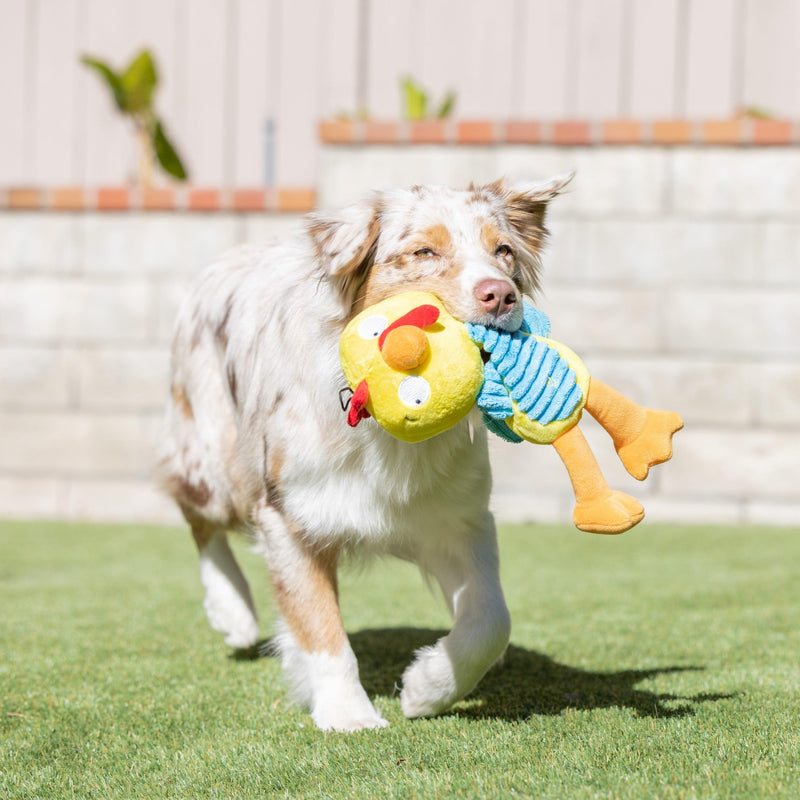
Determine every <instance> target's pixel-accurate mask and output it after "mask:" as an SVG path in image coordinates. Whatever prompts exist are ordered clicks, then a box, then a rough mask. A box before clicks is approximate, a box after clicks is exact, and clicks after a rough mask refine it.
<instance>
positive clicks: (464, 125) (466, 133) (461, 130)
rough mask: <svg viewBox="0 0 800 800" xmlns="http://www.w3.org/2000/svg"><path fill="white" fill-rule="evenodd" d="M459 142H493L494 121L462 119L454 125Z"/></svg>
mask: <svg viewBox="0 0 800 800" xmlns="http://www.w3.org/2000/svg"><path fill="white" fill-rule="evenodd" d="M456 139H457V141H458V143H459V144H494V142H495V130H494V123H492V122H488V121H486V120H462V121H461V122H459V123H458V125H457V126H456Z"/></svg>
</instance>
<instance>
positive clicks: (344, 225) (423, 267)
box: [160, 176, 571, 731]
mask: <svg viewBox="0 0 800 800" xmlns="http://www.w3.org/2000/svg"><path fill="white" fill-rule="evenodd" d="M570 177H571V176H558V177H556V178H553V179H551V180H550V181H547V182H544V183H540V184H533V185H528V186H519V187H509V186H506V185H505V184H504V183H502V182H497V183H494V184H491V185H488V186H484V187H479V188H473V187H471V188H470V189H469V190H466V191H453V190H450V189H445V188H441V187H414V188H412V189H410V190H407V191H392V192H384V193H377V194H375V195H373V196H370V197H369V198H367V199H366V200H364V201H363V202H361V203H359V204H356V205H354V206H351V207H348V208H346V209H344V211H342V212H341V213H340V214H338V215H332V216H326V215H319V214H318V215H312V216H310V217H309V218H308V220H307V222H306V226H305V230H304V231H303V233H302V234H301V235H298V236H297V237H296V238H294V239H291V240H289V241H286V242H285V243H283V244H278V245H274V246H271V247H268V248H266V249H252V248H244V249H240V250H237V251H236V252H234V253H232V254H230V255H229V256H227V257H226V258H224V259H223V260H221V261H219V262H218V263H216V264H214V265H212V266H211V267H210V268H209V269H208V270H206V271H205V272H204V273H203V275H202V276H201V278H200V280H199V281H198V283H197V285H196V287H195V288H194V291H193V292H192V293H191V294H190V295H189V296H188V297H187V299H186V301H185V302H184V304H183V306H182V308H181V311H180V314H179V319H178V323H177V329H176V334H175V340H174V345H173V364H172V385H171V398H170V402H169V404H168V409H167V416H166V425H165V431H164V435H163V438H162V452H161V458H160V471H161V478H162V483H163V484H164V486H165V487H166V488H167V490H168V491H169V493H170V494H171V495H172V496H173V497H174V498H175V500H176V501H177V503H178V504H179V505H180V507H181V509H182V511H183V513H184V515H185V517H186V519H187V521H188V522H189V523H190V525H191V528H192V533H193V535H194V538H195V541H196V543H197V546H198V549H199V552H200V575H201V580H202V583H203V586H204V589H205V610H206V613H207V615H208V619H209V621H210V623H211V625H212V626H213V627H214V628H215V629H216V630H218V631H220V632H222V633H224V634H225V636H226V641H227V642H228V644H230V645H232V646H233V647H246V646H249V645H252V644H253V643H254V642H255V641H256V639H257V636H258V628H257V623H256V613H255V609H254V606H253V601H252V598H251V595H250V590H249V588H248V586H247V583H246V581H245V578H244V576H243V575H242V573H241V571H240V569H239V567H238V565H237V564H236V561H235V559H234V557H233V554H232V552H231V550H230V548H229V545H228V541H227V531H229V530H232V529H239V530H243V531H245V532H247V533H248V534H249V535H251V536H252V537H253V538H254V539H255V540H256V541H257V542H258V544H259V545H260V547H261V548H262V549H263V552H264V554H265V556H266V560H267V564H268V566H269V571H270V574H271V577H272V582H273V586H274V590H275V597H276V602H277V606H278V610H279V612H280V620H281V621H280V623H279V630H278V633H277V636H276V637H275V641H276V642H277V646H278V651H279V653H280V656H281V659H282V663H283V667H284V670H285V672H286V674H287V676H288V678H289V680H290V682H291V684H292V687H293V690H294V693H295V696H296V697H297V698H298V699H299V700H300V701H301V702H303V703H304V704H306V705H307V706H308V708H309V709H310V711H311V715H312V717H313V719H314V721H315V722H316V724H317V725H318V726H319V727H320V728H323V729H335V730H344V731H351V730H356V729H359V728H372V727H379V726H383V725H385V724H386V722H385V720H384V719H383V718H382V717H381V715H380V714H379V713H378V711H376V710H375V708H374V707H373V705H372V703H371V702H370V700H369V698H368V697H367V695H366V693H365V692H364V689H363V688H362V687H361V684H360V682H359V678H358V667H357V664H356V660H355V657H354V655H353V652H352V650H351V648H350V645H349V643H348V640H347V636H346V634H345V631H344V627H343V624H342V619H341V616H340V613H339V607H338V590H337V581H336V570H337V564H338V562H339V559H340V556H341V555H343V554H346V553H349V552H354V553H365V554H388V555H393V556H397V557H399V558H402V559H406V560H408V561H412V562H414V563H416V564H418V565H419V567H420V568H421V569H422V570H423V572H425V573H426V574H427V575H429V576H432V577H433V578H434V579H435V580H436V581H438V583H439V585H440V586H441V588H442V591H443V593H444V597H445V599H446V601H447V603H448V606H449V608H450V611H451V613H452V615H453V618H454V624H453V628H452V630H451V632H450V633H449V634H448V635H447V636H445V637H444V638H442V639H441V640H440V641H439V642H438V643H437V644H436V645H434V646H433V647H428V648H423V649H422V650H420V651H419V652H418V653H417V654H416V659H415V661H414V662H413V663H412V664H411V666H409V667H408V669H407V670H406V671H405V674H404V676H403V689H402V694H401V705H402V709H403V712H404V713H405V714H406V715H407V716H409V717H419V716H427V715H432V714H437V713H439V712H441V711H443V710H444V709H446V708H448V707H449V706H450V705H451V704H452V703H454V702H455V701H456V700H458V699H459V698H461V697H463V696H464V695H465V694H466V693H468V692H469V691H471V690H472V689H473V687H474V686H475V685H476V684H477V682H478V681H479V680H480V679H481V677H482V676H483V675H484V673H485V672H486V670H487V669H488V668H489V667H490V666H491V665H492V664H493V663H494V662H495V661H496V660H497V659H498V658H499V657H500V656H501V655H502V653H503V651H504V649H505V647H506V645H507V643H508V636H509V624H510V623H509V615H508V610H507V608H506V604H505V601H504V599H503V592H502V589H501V587H500V582H499V577H498V555H497V543H496V535H495V526H494V521H493V519H492V516H491V514H490V513H489V511H488V501H489V491H490V485H491V478H490V472H489V459H488V455H487V445H486V434H485V430H484V428H483V426H482V425H481V424H480V423H479V421H478V422H477V423H476V424H475V426H474V428H473V427H472V423H471V422H470V421H468V420H465V421H463V422H461V423H459V424H458V425H456V426H455V427H454V428H452V429H451V430H449V431H447V432H445V433H442V434H440V435H439V436H436V437H435V438H434V439H431V440H428V441H425V442H422V443H418V444H406V443H403V442H400V441H398V440H396V439H393V438H392V437H390V436H389V435H388V434H387V433H386V432H385V431H383V430H382V429H381V428H380V427H378V425H377V424H376V423H375V421H374V420H366V421H364V422H362V423H361V424H360V425H359V426H358V427H357V428H349V427H348V426H347V425H346V424H345V414H344V413H343V412H342V409H341V407H340V398H339V391H340V389H342V388H343V387H344V386H345V383H344V379H343V376H342V370H341V367H340V364H339V357H338V340H339V336H340V334H341V332H342V330H343V328H344V326H345V324H346V323H347V322H348V320H349V319H351V318H352V316H353V315H354V314H355V313H357V312H358V311H359V310H360V309H362V308H364V307H365V306H367V305H370V304H372V303H374V302H377V301H379V300H381V299H383V298H385V297H388V296H390V295H392V294H395V293H397V292H400V291H405V290H410V289H421V290H426V291H430V292H433V293H435V294H436V295H438V296H439V297H440V298H441V300H442V301H443V303H444V304H445V306H446V307H447V309H448V310H449V311H450V313H451V314H452V315H453V316H455V317H457V318H458V319H461V320H466V321H472V322H479V323H483V324H492V325H495V326H496V327H500V328H505V329H508V330H514V329H516V328H517V327H519V325H520V324H521V320H522V307H521V306H522V303H521V295H522V294H530V293H531V292H533V291H534V290H535V289H536V287H537V285H538V275H537V273H538V267H539V258H540V252H541V248H542V246H543V244H544V241H545V238H546V231H545V227H544V216H545V210H546V206H547V203H548V201H549V200H550V199H551V198H553V197H554V196H555V195H556V194H558V193H559V192H560V191H561V190H562V188H563V187H564V185H565V184H566V183H567V182H568V180H569V179H570ZM486 279H502V280H505V281H510V282H512V283H513V287H514V289H513V291H514V298H515V299H516V302H514V303H513V304H512V306H511V308H510V310H506V311H505V312H504V313H502V314H500V315H499V316H496V315H495V316H492V315H491V314H489V313H488V312H487V311H486V308H485V306H482V305H481V303H480V302H478V301H477V300H476V294H475V287H476V286H477V285H478V284H479V283H480V282H481V281H484V280H486Z"/></svg>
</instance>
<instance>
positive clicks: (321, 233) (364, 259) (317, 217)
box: [306, 194, 381, 302]
mask: <svg viewBox="0 0 800 800" xmlns="http://www.w3.org/2000/svg"><path fill="white" fill-rule="evenodd" d="M380 210H381V202H380V196H379V195H377V194H374V195H371V196H370V197H369V198H367V199H366V200H363V201H361V202H359V203H355V204H354V205H351V206H347V207H346V208H343V209H341V210H340V211H338V212H336V213H335V214H331V215H325V214H312V215H310V216H309V217H308V218H307V222H306V229H307V231H308V233H309V235H310V236H311V238H312V239H313V241H314V244H315V245H316V247H317V256H318V257H319V260H320V264H321V265H322V269H323V270H324V272H325V274H326V275H327V276H328V277H329V278H330V279H331V280H332V281H333V283H334V285H335V286H336V287H337V289H338V290H339V292H340V293H341V295H342V298H343V299H344V300H345V301H346V302H352V301H353V299H354V298H355V295H356V292H357V291H358V288H359V287H360V286H361V284H362V283H363V282H364V280H365V279H366V277H367V273H368V272H369V268H370V267H371V266H372V263H373V261H374V258H375V249H376V247H377V244H378V236H379V234H380Z"/></svg>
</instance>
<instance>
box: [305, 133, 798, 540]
mask: <svg viewBox="0 0 800 800" xmlns="http://www.w3.org/2000/svg"><path fill="white" fill-rule="evenodd" d="M570 169H574V170H576V177H575V180H574V183H573V186H572V189H571V191H570V193H569V194H567V195H565V196H563V197H561V198H558V199H557V200H556V201H555V202H554V204H553V206H552V209H551V215H550V224H549V227H550V229H551V232H552V239H551V246H550V248H549V250H548V253H547V255H546V257H545V270H544V276H543V287H544V289H543V294H542V296H541V297H540V298H539V300H538V304H539V305H540V307H541V308H543V309H544V310H545V311H546V312H547V313H548V314H549V315H550V317H551V320H552V323H553V335H554V337H555V338H558V339H561V340H562V341H564V342H565V343H567V344H569V345H570V346H572V347H573V348H574V349H575V350H577V351H578V352H579V353H580V354H581V355H582V356H583V357H584V359H585V361H586V362H587V364H588V365H589V367H590V369H591V370H592V372H593V373H594V374H596V375H597V376H598V377H600V378H602V379H603V380H605V381H606V382H607V383H610V384H611V385H613V386H615V387H617V388H618V389H619V390H620V391H623V392H625V393H626V394H628V395H630V396H631V397H633V398H634V399H636V400H638V401H639V402H641V403H642V404H644V405H650V406H656V407H658V406H660V407H666V408H672V409H675V410H677V411H679V412H680V413H681V414H682V415H683V417H684V420H685V423H686V428H685V430H683V431H681V432H680V433H679V434H677V436H676V438H675V456H674V458H673V460H672V461H671V462H670V463H669V464H667V465H664V466H661V467H656V468H655V469H654V470H653V471H652V472H651V474H650V477H649V478H648V480H647V482H646V483H643V484H640V483H638V482H637V481H635V480H634V479H632V478H630V477H629V476H628V475H627V473H625V471H624V470H623V469H622V467H621V466H620V464H619V462H618V461H617V459H616V455H615V454H614V452H613V448H612V447H611V445H610V442H609V440H608V438H607V436H606V435H605V434H604V433H603V431H602V430H600V429H599V426H597V425H596V424H595V423H594V422H593V420H591V419H588V418H585V420H584V422H582V423H581V424H582V427H583V429H584V430H585V431H586V433H587V436H588V438H589V440H590V442H591V443H592V445H593V447H594V450H595V453H596V454H597V456H598V460H599V461H600V463H601V466H602V467H603V469H604V471H605V473H606V475H607V477H608V478H609V482H610V483H612V485H614V486H616V487H618V488H621V489H623V490H625V491H628V492H630V493H632V494H634V495H636V496H638V497H640V498H641V499H642V501H643V502H644V505H645V508H646V511H647V515H648V518H650V519H662V520H681V521H702V522H705V521H708V522H715V521H718V522H724V523H730V522H741V521H753V522H764V523H776V524H777V523H780V524H795V525H796V524H798V523H800V150H797V149H795V148H787V147H761V148H747V147H725V146H711V145H703V146H691V145H687V146H681V147H659V146H654V145H652V144H651V145H646V146H645V145H642V146H635V145H634V146H625V147H614V146H606V147H602V146H601V147H598V146H593V147H553V146H519V145H509V144H496V143H495V144H493V145H489V146H486V145H480V146H472V147H470V146H459V147H455V148H454V147H445V146H437V145H425V146H420V145H416V146H409V145H406V144H385V145H378V144H376V145H370V146H368V147H353V146H347V145H346V144H345V145H342V144H336V145H334V144H328V145H327V146H326V147H325V148H324V149H323V152H322V158H321V171H322V181H321V186H320V192H319V199H320V203H321V205H322V206H325V207H334V206H337V205H340V204H342V203H346V202H348V201H350V200H352V199H354V198H355V197H357V196H359V195H360V194H361V193H362V192H364V191H366V190H368V189H371V188H380V187H385V188H389V187H395V186H405V185H409V184H412V183H417V182H419V183H424V182H435V183H446V184H451V185H455V186H462V187H463V186H467V185H468V184H469V183H470V182H471V181H477V182H480V181H491V180H494V179H496V178H498V177H501V176H506V177H507V178H509V179H510V180H512V181H513V180H523V179H524V180H528V179H531V178H536V177H546V176H548V175H550V174H553V173H557V172H562V171H565V170H570ZM493 451H494V466H495V470H494V473H495V508H496V510H497V511H498V512H499V513H500V515H501V516H503V517H506V518H531V517H533V518H544V519H560V520H565V519H569V516H570V513H571V508H572V495H571V488H570V486H569V482H568V480H567V477H566V473H565V471H564V469H563V467H562V465H561V463H560V461H559V459H558V457H557V456H556V454H555V452H554V451H553V450H552V448H546V447H534V446H532V445H524V444H522V445H507V444H504V443H501V442H499V441H495V442H493Z"/></svg>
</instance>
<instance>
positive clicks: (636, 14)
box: [622, 0, 678, 119]
mask: <svg viewBox="0 0 800 800" xmlns="http://www.w3.org/2000/svg"><path fill="white" fill-rule="evenodd" d="M631 11H632V19H631V32H630V35H631V62H630V83H629V87H630V94H629V96H628V98H627V99H626V100H623V109H622V111H623V114H624V115H625V116H632V117H642V118H644V119H650V118H654V117H672V116H675V114H676V105H675V104H676V96H675V79H676V78H675V76H676V64H677V52H678V51H677V44H678V0H659V2H657V3H647V4H644V3H632V4H631ZM625 106H627V108H626V107H625Z"/></svg>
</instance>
